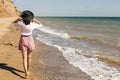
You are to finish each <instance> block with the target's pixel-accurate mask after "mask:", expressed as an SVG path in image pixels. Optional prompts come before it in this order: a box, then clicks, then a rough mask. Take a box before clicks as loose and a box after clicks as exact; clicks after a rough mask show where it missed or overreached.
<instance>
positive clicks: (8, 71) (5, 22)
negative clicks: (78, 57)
mask: <svg viewBox="0 0 120 80" xmlns="http://www.w3.org/2000/svg"><path fill="white" fill-rule="evenodd" d="M14 19H15V18H1V19H0V25H1V26H0V28H1V30H0V80H24V69H23V64H22V54H21V52H20V51H19V50H18V42H19V37H20V35H19V31H18V30H16V28H14V27H13V26H12V25H11V22H12V21H13V20H14ZM35 44H36V49H35V50H34V52H33V53H32V66H31V74H30V78H29V79H28V80H91V77H90V76H89V75H87V74H86V73H84V72H82V71H81V70H80V69H78V68H75V67H74V66H73V65H71V64H69V62H68V61H67V60H66V59H65V58H64V57H63V55H62V53H61V52H60V51H59V50H58V49H57V48H54V47H52V46H48V45H45V44H44V43H42V42H39V41H37V40H35Z"/></svg>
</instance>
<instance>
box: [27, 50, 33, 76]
mask: <svg viewBox="0 0 120 80" xmlns="http://www.w3.org/2000/svg"><path fill="white" fill-rule="evenodd" d="M31 52H32V51H29V50H28V52H27V73H28V74H29V73H30V71H29V70H30V67H31Z"/></svg>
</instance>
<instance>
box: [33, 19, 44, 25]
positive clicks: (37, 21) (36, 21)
mask: <svg viewBox="0 0 120 80" xmlns="http://www.w3.org/2000/svg"><path fill="white" fill-rule="evenodd" d="M33 22H35V23H37V24H39V25H42V23H41V22H40V21H39V20H37V19H36V18H34V19H33Z"/></svg>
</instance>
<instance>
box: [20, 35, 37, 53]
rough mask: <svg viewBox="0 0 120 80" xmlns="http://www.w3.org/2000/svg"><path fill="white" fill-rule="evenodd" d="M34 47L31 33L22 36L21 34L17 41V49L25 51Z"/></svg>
mask: <svg viewBox="0 0 120 80" xmlns="http://www.w3.org/2000/svg"><path fill="white" fill-rule="evenodd" d="M34 49H35V44H34V40H33V37H32V35H29V36H24V35H21V37H20V41H19V50H22V51H25V50H29V51H32V50H34Z"/></svg>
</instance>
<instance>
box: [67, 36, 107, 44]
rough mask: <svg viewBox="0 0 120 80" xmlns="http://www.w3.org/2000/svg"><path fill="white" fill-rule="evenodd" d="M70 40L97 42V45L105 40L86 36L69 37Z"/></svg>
mask: <svg viewBox="0 0 120 80" xmlns="http://www.w3.org/2000/svg"><path fill="white" fill-rule="evenodd" d="M69 37H70V39H75V40H87V41H93V42H98V43H104V41H105V39H103V38H100V37H88V36H73V35H70V36H69Z"/></svg>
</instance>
